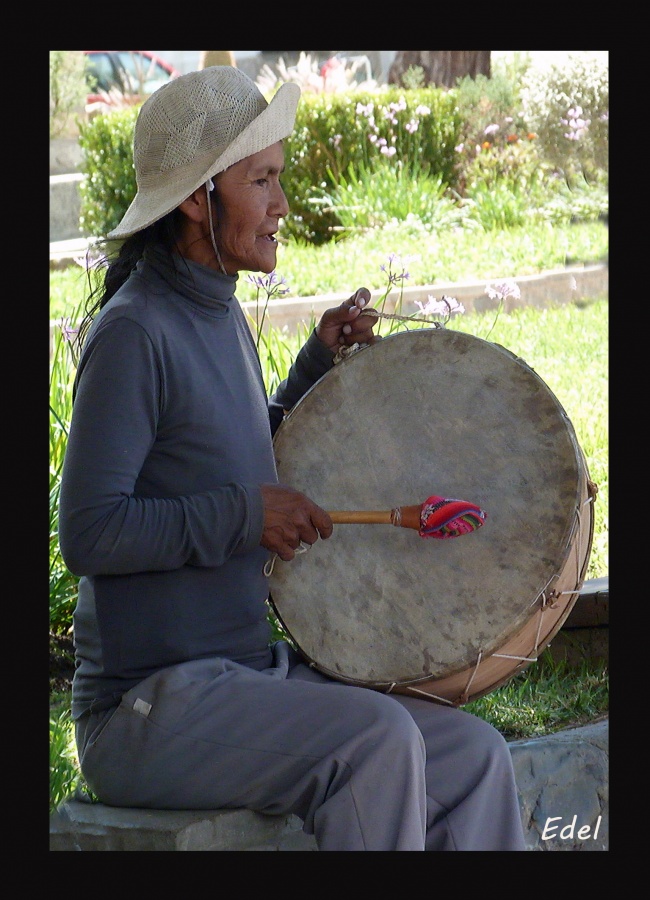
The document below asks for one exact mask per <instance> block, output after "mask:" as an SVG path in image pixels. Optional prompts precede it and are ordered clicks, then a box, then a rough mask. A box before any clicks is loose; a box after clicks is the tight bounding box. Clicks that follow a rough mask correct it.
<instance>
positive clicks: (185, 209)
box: [178, 185, 207, 222]
mask: <svg viewBox="0 0 650 900" xmlns="http://www.w3.org/2000/svg"><path fill="white" fill-rule="evenodd" d="M206 204H207V194H206V191H205V185H201V187H199V188H197V189H196V190H195V191H194V193H192V194H190V196H189V197H188V198H187V200H183V202H182V203H180V204H179V207H178V208H179V209H180V211H181V212H182V213H184V214H185V215H186V216H187V217H188V219H191V220H192V222H202V221H203V220H204V218H205V214H206Z"/></svg>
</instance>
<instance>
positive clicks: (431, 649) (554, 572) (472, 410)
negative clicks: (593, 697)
mask: <svg viewBox="0 0 650 900" xmlns="http://www.w3.org/2000/svg"><path fill="white" fill-rule="evenodd" d="M274 451H275V456H276V464H277V470H278V478H279V481H280V482H281V483H284V484H287V485H290V486H292V487H294V488H297V489H299V490H301V491H304V492H305V493H306V494H307V495H308V496H309V497H311V499H313V500H314V501H315V502H316V503H318V504H319V505H320V506H322V507H323V508H324V509H326V510H334V509H337V510H340V509H350V510H356V509H358V510H363V509H373V510H379V509H391V508H393V507H396V506H406V505H412V504H418V503H423V502H424V501H425V500H426V499H427V498H428V497H429V496H430V495H432V494H438V495H441V496H444V497H448V498H457V499H463V500H468V501H471V502H472V503H475V504H477V505H479V506H480V507H482V508H483V509H484V510H485V511H486V513H487V518H486V521H485V523H484V524H483V526H482V527H481V528H479V529H478V530H476V531H474V532H472V533H470V534H467V535H462V536H460V537H456V538H449V539H446V540H437V539H432V538H422V537H420V536H419V534H418V533H417V532H416V531H413V530H411V529H407V528H400V527H395V526H393V525H377V524H373V525H359V524H354V525H335V526H334V532H333V534H332V536H331V537H330V538H329V539H327V540H318V541H317V542H316V544H314V545H313V546H312V547H311V548H310V549H309V550H308V551H307V552H305V553H302V554H299V555H297V556H296V557H295V559H294V560H292V561H291V562H284V561H282V560H280V559H276V560H275V563H274V566H273V570H272V573H271V575H270V579H269V588H270V593H271V602H272V605H273V607H274V609H275V611H276V613H277V615H278V618H279V619H280V621H281V623H282V625H283V626H284V628H285V629H286V631H287V633H288V634H289V635H290V637H291V638H292V639H293V641H294V642H295V643H296V645H297V646H298V648H299V650H300V651H301V652H302V654H303V656H304V657H305V658H306V660H307V661H309V662H310V663H311V664H312V665H313V666H315V667H316V668H317V669H319V670H321V671H323V672H325V673H326V674H329V675H331V676H332V677H334V678H337V679H340V680H342V681H346V682H349V683H353V684H362V685H367V686H369V687H374V688H377V689H382V690H384V689H387V687H388V688H389V689H393V688H395V687H397V689H398V690H399V689H400V688H402V687H404V686H408V685H411V684H413V685H418V684H419V685H420V687H421V686H422V684H423V683H425V685H426V686H425V690H427V691H429V692H430V693H431V694H432V695H433V698H434V699H442V700H443V701H447V700H449V702H455V703H458V702H467V700H468V699H471V698H473V697H475V696H479V695H480V694H483V693H486V692H487V691H488V690H491V689H492V688H493V687H496V686H497V685H498V684H500V683H502V682H503V681H504V680H506V679H507V678H508V677H509V676H510V675H511V674H513V673H514V671H516V670H517V669H519V668H521V666H522V663H521V662H520V661H518V660H517V661H515V662H510V661H507V662H506V663H505V664H503V663H500V664H499V665H498V666H497V668H496V670H495V671H494V672H489V673H488V674H487V675H483V674H482V673H481V672H479V677H478V679H477V678H475V676H476V674H477V664H479V663H480V661H481V660H486V659H488V658H489V657H490V656H491V655H492V654H495V653H497V652H498V651H499V650H500V649H501V650H502V649H503V648H504V647H506V649H512V647H513V646H514V647H515V649H516V651H517V653H518V654H523V655H524V656H526V657H530V655H531V651H532V650H534V651H535V652H537V651H538V650H539V649H540V646H542V645H543V644H544V643H545V642H546V643H547V642H548V640H549V639H550V637H551V636H553V635H554V634H555V633H556V632H557V630H558V629H559V627H560V626H561V624H562V622H563V621H564V619H565V618H566V616H567V615H568V614H569V612H570V609H571V607H572V606H573V603H574V602H575V600H576V599H577V597H578V591H579V589H580V587H581V585H582V579H583V576H584V572H585V570H586V565H587V562H588V558H589V552H590V549H591V539H592V532H593V514H592V509H593V504H591V503H589V497H588V490H587V484H588V483H589V484H590V482H588V477H587V472H586V466H585V461H584V457H583V455H582V452H581V450H580V448H579V446H578V443H577V440H576V436H575V433H574V430H573V427H572V425H571V423H570V421H569V419H568V417H567V415H566V413H565V412H564V410H563V408H562V406H561V405H560V403H559V402H558V400H557V398H556V397H555V396H554V394H553V393H552V392H551V391H550V389H549V388H548V386H547V385H546V384H545V383H544V382H543V381H542V379H541V378H540V377H539V376H538V375H537V374H536V373H535V372H534V371H533V370H532V369H531V368H530V367H529V366H528V365H527V364H526V363H525V362H524V361H523V360H521V359H518V358H517V357H516V356H514V355H513V354H512V353H510V351H508V350H506V349H505V348H503V347H500V346H499V345H496V344H493V343H489V342H488V341H485V340H482V339H480V338H476V337H473V336H471V335H468V334H465V333H462V332H457V331H451V330H447V329H445V328H433V329H428V328H427V329H423V330H416V331H409V332H401V333H397V334H393V335H390V336H388V337H385V338H383V339H382V340H381V341H379V342H378V343H376V344H373V345H372V346H370V347H366V348H364V349H362V350H359V351H357V352H356V353H353V354H352V355H351V356H349V357H348V358H347V359H345V360H343V361H342V362H341V363H339V364H337V365H336V366H334V368H333V369H331V370H330V371H329V372H328V373H327V374H326V375H325V376H324V377H323V378H321V380H320V381H319V382H318V383H317V384H316V385H314V387H313V388H312V389H311V390H310V391H308V393H307V394H305V395H304V397H303V398H302V399H301V400H300V401H299V402H298V403H297V404H296V406H295V407H294V408H293V410H292V411H291V412H290V413H289V414H288V415H287V416H286V417H285V420H284V421H283V423H282V424H281V425H280V427H279V429H278V431H277V432H276V435H275V438H274ZM556 585H559V588H560V591H561V592H563V594H564V596H563V597H562V603H561V607H560V610H559V612H556V613H555V614H554V617H552V618H551V619H550V621H549V622H547V624H546V625H545V628H544V629H542V630H541V632H540V628H539V627H538V624H537V623H538V620H539V616H540V612H539V609H540V602H541V605H542V606H544V602H545V597H546V595H547V593H548V591H549V590H552V589H553V588H554V587H555V586H556ZM540 598H542V599H541V601H540ZM556 608H557V603H556ZM531 635H532V636H531ZM527 643H528V644H530V646H523V647H522V644H524V645H525V644H527ZM533 645H534V646H533ZM481 665H484V663H482V664H481ZM468 681H474V688H473V692H467V691H466V690H465V686H466V684H467V682H468ZM402 692H408V691H402ZM459 698H460V699H459Z"/></svg>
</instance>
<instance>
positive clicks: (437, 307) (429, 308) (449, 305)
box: [414, 294, 465, 321]
mask: <svg viewBox="0 0 650 900" xmlns="http://www.w3.org/2000/svg"><path fill="white" fill-rule="evenodd" d="M414 302H415V305H416V306H419V307H420V311H421V313H422V315H424V316H444V317H445V320H446V321H448V320H449V319H450V318H451V317H452V316H453V315H456V314H458V313H464V312H465V307H464V306H463V304H462V303H459V302H458V300H457V299H456V298H455V297H448V296H447V295H446V294H443V295H442V297H440V299H439V300H438V299H436V298H435V297H432V296H431V294H429V296H428V297H427V302H426V303H421V302H420V301H419V300H415V301H414Z"/></svg>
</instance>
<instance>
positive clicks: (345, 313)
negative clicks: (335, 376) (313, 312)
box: [316, 287, 378, 353]
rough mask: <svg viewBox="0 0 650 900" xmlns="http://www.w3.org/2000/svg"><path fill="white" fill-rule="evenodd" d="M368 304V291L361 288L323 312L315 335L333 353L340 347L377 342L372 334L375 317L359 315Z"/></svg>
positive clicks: (376, 338)
mask: <svg viewBox="0 0 650 900" xmlns="http://www.w3.org/2000/svg"><path fill="white" fill-rule="evenodd" d="M368 303H370V291H369V290H368V288H364V287H362V288H359V289H358V290H357V291H356V292H355V293H354V294H353V295H352V296H351V297H350V298H349V299H348V300H344V301H343V303H341V305H340V306H335V307H334V308H333V309H327V310H325V312H324V313H323V315H322V317H321V320H320V322H319V323H318V325H317V326H316V334H317V335H318V337H319V338H320V340H321V341H322V342H323V343H324V344H325V346H326V347H329V349H330V350H331V351H332V352H333V353H336V351H337V350H339V349H340V348H341V346H345V345H347V346H348V347H350V346H352V344H372V343H374V342H375V341H376V340H378V337H377V335H375V334H374V332H373V326H374V325H375V324H376V322H377V317H376V316H362V315H361V311H362V310H365V309H366V307H367V306H368Z"/></svg>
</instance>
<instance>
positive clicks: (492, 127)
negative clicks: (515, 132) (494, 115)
mask: <svg viewBox="0 0 650 900" xmlns="http://www.w3.org/2000/svg"><path fill="white" fill-rule="evenodd" d="M498 130H499V126H498V125H496V124H493V125H488V127H487V128H486V129H485V131H484V132H483V134H494V133H495V132H497V131H498Z"/></svg>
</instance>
